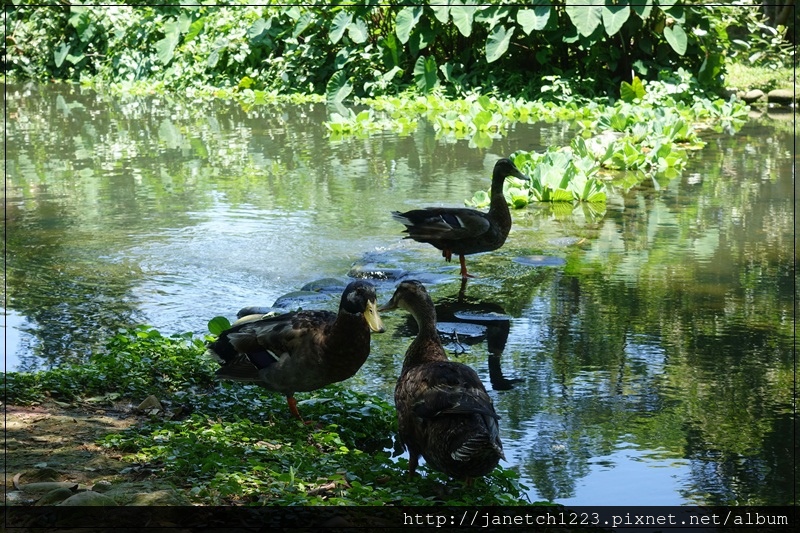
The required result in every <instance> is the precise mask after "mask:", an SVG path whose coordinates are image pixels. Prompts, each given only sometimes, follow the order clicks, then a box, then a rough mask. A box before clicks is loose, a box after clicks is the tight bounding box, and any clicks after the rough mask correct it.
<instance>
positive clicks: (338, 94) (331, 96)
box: [325, 70, 353, 104]
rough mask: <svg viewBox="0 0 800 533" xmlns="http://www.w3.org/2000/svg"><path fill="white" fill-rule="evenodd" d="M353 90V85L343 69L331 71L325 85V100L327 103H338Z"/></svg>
mask: <svg viewBox="0 0 800 533" xmlns="http://www.w3.org/2000/svg"><path fill="white" fill-rule="evenodd" d="M351 92H353V86H352V85H351V84H350V80H348V79H347V76H346V75H345V73H344V72H343V71H341V70H340V71H337V72H334V73H333V76H331V79H330V80H328V85H327V86H326V87H325V101H326V102H327V103H329V104H339V103H341V102H342V101H344V99H345V98H347V97H348V96H350V93H351Z"/></svg>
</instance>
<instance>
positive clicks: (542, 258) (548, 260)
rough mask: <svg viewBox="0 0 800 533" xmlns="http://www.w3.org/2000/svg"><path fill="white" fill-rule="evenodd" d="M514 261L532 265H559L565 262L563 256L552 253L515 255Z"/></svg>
mask: <svg viewBox="0 0 800 533" xmlns="http://www.w3.org/2000/svg"><path fill="white" fill-rule="evenodd" d="M514 262H515V263H519V264H521V265H527V266H532V267H559V266H563V265H565V264H566V263H567V261H566V260H565V259H564V258H563V257H556V256H553V255H525V256H520V257H515V258H514Z"/></svg>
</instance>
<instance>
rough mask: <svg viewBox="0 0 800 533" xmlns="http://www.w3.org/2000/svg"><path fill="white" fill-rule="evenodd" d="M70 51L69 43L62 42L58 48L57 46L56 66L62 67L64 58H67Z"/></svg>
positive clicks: (55, 54)
mask: <svg viewBox="0 0 800 533" xmlns="http://www.w3.org/2000/svg"><path fill="white" fill-rule="evenodd" d="M68 53H69V45H68V44H67V43H61V45H59V47H58V48H56V50H55V53H54V54H53V55H54V56H55V57H54V59H55V62H56V67H60V66H61V64H62V63H64V59H66V57H67V54H68Z"/></svg>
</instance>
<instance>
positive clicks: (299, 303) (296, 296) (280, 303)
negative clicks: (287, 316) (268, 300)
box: [272, 291, 333, 310]
mask: <svg viewBox="0 0 800 533" xmlns="http://www.w3.org/2000/svg"><path fill="white" fill-rule="evenodd" d="M332 300H333V298H332V297H331V295H330V294H325V293H321V292H314V291H294V292H290V293H288V294H284V295H283V296H281V297H280V298H278V299H277V300H275V303H274V304H272V306H273V307H282V308H283V309H290V310H294V309H297V308H301V307H302V308H303V309H308V308H310V307H312V306H318V305H319V304H320V303H327V302H330V301H332Z"/></svg>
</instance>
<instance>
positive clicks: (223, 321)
mask: <svg viewBox="0 0 800 533" xmlns="http://www.w3.org/2000/svg"><path fill="white" fill-rule="evenodd" d="M230 327H231V323H230V322H229V321H228V319H227V318H225V317H224V316H215V317H214V318H212V319H211V320H209V321H208V331H209V332H211V334H212V335H219V334H220V333H222V332H223V331H225V330H226V329H230Z"/></svg>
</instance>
